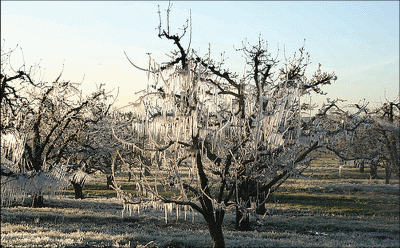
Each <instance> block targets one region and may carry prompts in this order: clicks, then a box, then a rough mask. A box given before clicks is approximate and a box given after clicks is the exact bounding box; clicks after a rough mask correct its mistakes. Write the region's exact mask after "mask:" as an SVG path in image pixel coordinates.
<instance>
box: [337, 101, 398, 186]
mask: <svg viewBox="0 0 400 248" xmlns="http://www.w3.org/2000/svg"><path fill="white" fill-rule="evenodd" d="M353 107H354V108H356V109H358V110H360V109H361V107H360V106H359V105H358V104H355V105H354V106H353ZM398 113H399V103H398V102H396V101H392V102H390V101H387V102H386V103H384V104H382V105H381V106H379V107H377V108H375V109H373V110H369V109H366V108H364V109H363V110H362V114H363V116H362V117H359V118H365V119H368V125H364V126H363V128H359V129H357V130H356V132H355V134H354V137H352V139H350V140H341V142H337V143H336V144H335V145H334V146H330V147H329V149H330V150H331V151H333V152H334V153H335V154H336V155H337V156H338V157H339V158H341V159H342V160H356V161H361V163H369V164H370V168H371V169H370V177H371V178H372V179H375V178H377V167H378V166H381V167H383V168H385V172H386V173H385V174H386V175H385V183H386V184H388V183H389V181H390V176H391V173H396V174H397V175H398V176H399V154H400V146H399V114H398Z"/></svg>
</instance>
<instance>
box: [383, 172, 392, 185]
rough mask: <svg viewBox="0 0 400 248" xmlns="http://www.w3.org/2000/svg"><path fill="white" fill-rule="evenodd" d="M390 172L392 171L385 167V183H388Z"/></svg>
mask: <svg viewBox="0 0 400 248" xmlns="http://www.w3.org/2000/svg"><path fill="white" fill-rule="evenodd" d="M391 174H392V172H391V171H390V170H389V169H388V168H385V184H389V182H390V176H391Z"/></svg>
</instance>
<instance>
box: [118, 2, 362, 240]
mask: <svg viewBox="0 0 400 248" xmlns="http://www.w3.org/2000/svg"><path fill="white" fill-rule="evenodd" d="M169 12H170V6H169V7H168V9H167V20H168V19H169ZM166 25H167V30H164V29H162V25H161V17H160V26H159V37H160V38H166V39H167V40H172V41H173V42H174V44H175V45H176V46H177V48H178V50H175V51H173V52H172V54H171V56H170V57H171V61H170V62H167V63H164V64H157V63H156V62H155V61H151V63H150V65H151V67H150V68H149V69H143V68H140V67H139V66H137V65H135V64H134V63H133V62H132V61H131V60H130V59H129V58H128V56H127V58H128V60H129V61H130V63H131V64H132V65H133V66H134V67H135V68H139V69H141V70H144V71H147V72H148V73H150V74H152V75H153V80H154V83H153V84H151V85H150V87H148V90H146V91H143V94H142V95H141V97H140V98H139V100H138V102H137V103H136V104H134V105H133V106H132V107H133V109H134V111H133V115H134V119H135V120H136V121H135V122H133V123H132V126H133V130H132V135H131V137H130V139H129V140H126V139H123V138H121V137H119V136H118V135H117V134H115V136H116V138H118V139H119V140H120V141H121V143H123V144H125V145H127V146H130V147H132V148H133V149H134V150H135V151H139V152H141V153H142V155H143V156H145V157H150V158H151V161H152V163H150V165H149V164H145V163H143V162H142V161H141V160H138V163H140V164H141V165H142V166H143V167H146V168H147V169H148V171H150V176H148V177H142V178H139V177H138V176H137V175H136V178H135V179H136V180H137V181H138V183H139V184H140V185H141V187H143V188H145V189H146V190H147V192H150V193H151V194H150V197H149V198H148V199H147V200H155V199H158V200H161V201H163V202H164V203H175V204H177V205H186V206H190V207H191V208H193V209H194V210H196V211H198V212H199V213H200V214H201V215H202V216H203V217H204V219H205V221H206V224H207V227H208V229H209V232H210V235H211V239H212V243H213V246H214V247H223V246H224V238H223V233H222V222H223V219H224V216H225V213H226V211H229V210H230V209H236V214H237V215H236V216H237V228H238V229H240V230H248V229H250V225H249V216H254V217H255V218H256V219H257V220H261V219H262V217H261V216H260V215H258V214H257V212H261V209H260V208H261V207H262V206H263V204H264V203H265V200H266V199H267V197H268V194H269V193H270V192H272V191H274V190H275V189H276V188H277V187H278V186H279V185H280V184H282V183H283V182H284V181H285V180H286V179H287V178H288V177H289V176H291V175H295V174H298V173H301V172H302V171H303V170H304V169H305V168H306V167H307V165H308V164H309V163H308V162H309V161H310V160H311V159H312V158H313V156H312V154H313V153H314V152H315V151H317V149H318V148H322V147H324V146H325V145H326V144H327V143H329V140H330V139H331V138H332V137H335V136H336V135H337V134H339V133H343V132H345V131H346V129H345V128H344V127H342V126H338V125H332V123H334V120H332V121H330V117H329V116H328V115H327V113H328V111H330V110H332V109H333V108H334V106H336V101H328V104H326V105H324V106H323V107H322V109H321V110H320V112H319V113H317V114H316V115H315V116H314V117H312V118H309V119H308V120H305V119H304V118H302V111H305V110H308V109H309V108H310V107H311V106H310V105H307V104H302V103H301V97H302V96H304V95H305V94H307V93H309V92H311V91H314V92H316V93H323V92H322V91H321V89H320V87H321V86H323V85H327V84H330V83H331V81H332V80H335V79H336V76H335V75H334V74H329V73H325V72H322V71H321V65H320V66H319V69H318V70H317V71H316V72H315V74H314V75H313V76H312V78H311V79H307V77H306V76H305V71H306V68H307V65H308V64H309V61H308V59H309V56H308V54H307V53H305V50H304V48H301V49H300V50H299V52H298V53H296V54H295V55H294V56H293V58H289V59H285V61H284V65H283V67H282V68H281V69H279V70H278V71H277V72H276V67H277V66H278V63H279V61H278V60H277V58H274V57H272V56H271V54H270V53H269V52H268V49H267V43H266V42H264V41H263V40H262V39H259V42H258V44H256V45H254V46H252V45H250V44H243V47H242V48H241V49H238V50H239V51H241V52H243V53H244V57H245V58H246V64H247V67H246V68H249V70H248V71H247V72H246V73H245V74H244V75H243V76H241V77H239V75H237V74H235V73H232V72H230V71H229V70H226V69H223V65H224V62H225V59H224V58H223V57H222V59H221V61H220V62H215V61H214V60H212V59H211V57H210V53H208V54H206V55H205V56H204V57H200V56H199V55H198V54H197V53H196V52H195V51H193V50H190V49H189V48H188V49H184V46H183V45H182V38H183V37H184V35H185V33H186V31H188V30H190V22H188V23H187V25H185V26H184V27H183V34H182V35H178V34H172V33H171V31H170V29H169V23H168V21H167V24H166ZM189 34H190V33H189ZM188 47H190V41H189V46H188ZM347 121H348V122H349V123H350V122H352V121H351V120H350V117H349V118H347V119H346V122H347ZM353 124H354V125H357V124H356V123H353ZM349 125H350V124H349ZM114 188H115V189H118V186H117V185H116V184H115V185H114ZM162 191H165V192H167V191H168V192H171V191H172V192H174V194H173V195H172V196H171V194H166V193H164V192H162ZM118 192H119V191H118ZM167 196H168V197H167ZM130 202H132V203H133V202H136V203H144V202H146V200H141V201H137V200H131V201H130ZM263 212H265V211H263Z"/></svg>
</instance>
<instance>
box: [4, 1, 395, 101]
mask: <svg viewBox="0 0 400 248" xmlns="http://www.w3.org/2000/svg"><path fill="white" fill-rule="evenodd" d="M171 3H172V11H171V14H170V26H171V31H172V33H180V32H181V31H180V28H182V27H183V25H184V24H185V23H186V19H188V18H189V16H191V20H192V40H191V47H192V48H193V49H195V50H197V52H198V53H199V54H200V55H205V54H206V53H207V51H208V49H209V47H210V48H211V57H212V58H213V59H215V60H217V61H218V60H219V58H220V54H221V53H222V52H225V54H226V57H228V60H227V62H226V67H227V68H229V69H230V71H236V72H238V73H242V72H243V70H244V65H245V60H244V59H243V57H242V54H241V53H240V52H237V51H236V50H235V49H236V48H240V47H241V46H242V42H243V41H245V42H249V43H250V44H256V42H258V38H259V36H261V38H262V39H264V40H266V41H268V48H269V51H270V52H271V53H272V54H273V55H276V54H277V52H278V49H279V59H280V60H281V61H283V60H284V58H285V55H286V57H291V56H293V54H294V53H295V52H296V51H298V49H299V48H301V47H302V46H303V45H305V49H306V51H307V52H308V53H309V54H310V56H311V57H310V61H311V64H310V66H309V67H308V69H307V70H308V72H307V74H306V75H308V76H311V75H313V74H314V72H315V70H316V69H317V67H318V64H319V63H320V64H322V68H321V69H322V70H323V71H326V72H335V74H336V76H337V78H338V79H337V80H336V81H335V82H334V83H333V84H332V85H330V86H326V87H324V88H323V90H324V91H325V92H326V93H327V95H324V96H315V95H313V96H312V99H313V101H316V102H318V103H321V102H322V101H324V99H325V98H327V97H329V98H331V99H335V98H341V99H345V100H347V103H357V102H359V101H361V100H362V99H366V101H367V102H369V103H370V106H375V105H378V104H379V103H383V102H385V100H386V99H387V100H390V101H393V100H395V99H398V98H399V1H387V2H384V1H376V2H374V1H333V2H330V1H316V2H314V1H305V2H301V1H276V2H273V1H254V2H250V1H172V2H171ZM158 6H160V10H161V12H162V23H163V24H165V23H166V18H165V10H166V9H167V7H168V1H156V2H151V1H143V2H141V1H127V2H122V1H121V2H115V1H113V2H108V1H87V2H82V1H54V2H53V1H43V2H34V1H26V2H22V1H1V43H2V44H1V47H2V49H3V50H4V51H8V50H9V49H12V48H15V47H16V46H17V45H18V49H17V50H16V51H15V52H14V54H13V55H12V58H11V60H10V62H11V65H12V66H13V67H14V68H18V67H19V66H20V65H22V64H23V61H25V64H26V65H35V64H38V63H39V64H40V67H41V68H42V69H41V74H40V77H41V78H42V79H43V80H44V81H49V82H50V81H52V80H55V79H56V78H57V77H58V75H59V74H60V72H61V71H62V70H63V74H62V77H61V79H63V80H67V81H71V82H77V83H80V82H82V88H83V91H84V93H87V94H88V93H89V92H91V91H94V90H95V89H96V87H97V86H96V85H100V84H105V88H106V89H108V90H110V91H111V90H113V94H114V95H117V92H118V101H117V102H116V105H117V106H125V105H126V104H128V103H129V102H132V101H134V99H136V96H135V92H137V91H139V90H141V89H144V88H146V86H147V83H148V77H147V75H146V73H145V72H143V71H140V70H138V69H135V68H134V67H132V65H130V63H129V62H128V60H127V59H126V57H125V55H124V52H126V53H127V54H128V56H129V57H130V59H131V60H132V61H134V63H136V64H137V65H139V66H141V67H147V65H148V55H147V53H151V56H152V58H153V59H156V60H157V61H160V62H166V61H168V56H167V55H166V54H168V53H169V51H171V50H175V49H176V48H175V46H174V44H173V43H172V42H171V41H168V40H163V39H160V38H159V37H158V30H157V27H158V25H159V15H158V13H157V11H158ZM190 14H191V15H190ZM184 42H186V43H185V44H187V42H188V40H184ZM21 48H22V50H21ZM63 68H64V69H63Z"/></svg>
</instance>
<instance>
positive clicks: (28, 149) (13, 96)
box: [1, 52, 108, 206]
mask: <svg viewBox="0 0 400 248" xmlns="http://www.w3.org/2000/svg"><path fill="white" fill-rule="evenodd" d="M3 54H4V56H10V55H11V52H10V53H3V52H2V57H3ZM2 63H3V60H2ZM6 65H7V66H6ZM37 71H40V67H35V66H33V67H31V68H30V69H29V70H26V69H25V65H23V66H22V67H21V68H20V69H19V70H17V71H15V70H14V69H13V68H12V66H11V64H10V63H9V64H5V66H4V67H3V65H2V73H1V80H2V81H1V84H2V85H1V88H2V91H1V93H2V95H1V100H2V102H1V103H2V105H1V111H2V119H1V127H2V133H7V132H8V133H10V131H9V130H11V129H13V130H15V131H14V133H18V134H19V135H20V136H24V142H23V146H24V147H23V149H22V151H23V152H22V154H21V155H22V159H23V163H22V161H19V162H20V163H19V166H20V170H19V171H15V172H23V171H33V172H36V173H41V172H46V171H51V170H52V168H53V166H56V165H57V164H60V163H65V162H66V161H68V159H70V156H71V154H73V151H74V150H76V148H77V147H78V146H79V144H78V142H77V141H78V137H79V136H81V135H82V133H84V132H85V129H87V128H88V126H90V125H93V124H95V123H96V122H98V121H99V120H100V119H101V118H102V117H103V116H104V115H105V114H106V111H107V109H106V111H105V112H99V111H98V107H97V106H98V104H100V103H101V102H106V100H107V97H108V94H107V92H105V90H104V89H103V88H102V87H99V89H98V90H97V91H96V92H94V93H92V94H91V95H90V96H87V97H84V96H83V95H82V92H81V91H80V90H79V88H78V87H79V84H74V83H71V82H67V81H62V82H60V81H59V80H60V78H61V75H62V73H60V75H59V76H58V78H57V79H56V80H55V81H54V82H52V83H47V82H43V81H41V79H40V78H39V81H38V82H35V80H34V77H32V74H33V75H36V73H37ZM9 74H11V75H12V76H8V75H9ZM7 130H8V131H7ZM14 136H15V137H17V136H16V135H14ZM21 144H22V143H21ZM36 193H37V195H33V196H32V197H33V205H34V206H43V195H42V194H41V192H36Z"/></svg>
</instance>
